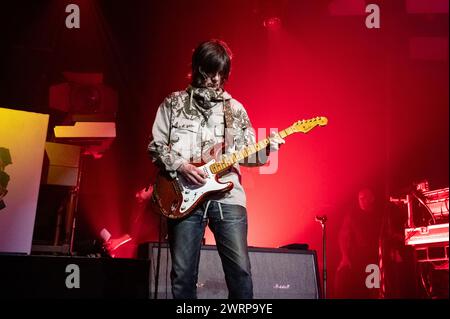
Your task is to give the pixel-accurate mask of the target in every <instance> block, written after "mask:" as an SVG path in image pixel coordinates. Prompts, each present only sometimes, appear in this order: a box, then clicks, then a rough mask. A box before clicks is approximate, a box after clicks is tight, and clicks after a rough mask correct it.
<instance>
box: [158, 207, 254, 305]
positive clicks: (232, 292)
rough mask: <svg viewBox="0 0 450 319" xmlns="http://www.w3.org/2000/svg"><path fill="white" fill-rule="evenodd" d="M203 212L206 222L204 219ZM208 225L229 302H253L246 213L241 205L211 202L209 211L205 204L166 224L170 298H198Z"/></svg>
mask: <svg viewBox="0 0 450 319" xmlns="http://www.w3.org/2000/svg"><path fill="white" fill-rule="evenodd" d="M219 205H220V207H219ZM206 208H207V218H204V215H205V214H204V213H205V210H206ZM222 217H223V218H222ZM208 222H209V228H210V229H211V231H212V232H213V234H214V237H215V240H216V245H217V250H218V252H219V255H220V259H221V260H222V266H223V270H224V273H225V281H226V283H227V287H228V298H230V299H251V298H253V283H252V276H251V271H250V259H249V255H248V248H247V210H246V209H245V207H242V206H240V205H228V204H221V203H218V202H216V201H210V202H209V207H207V202H205V203H204V204H202V205H200V206H199V207H198V208H197V209H196V210H195V211H194V213H193V214H191V215H190V216H189V217H187V218H185V219H182V220H169V221H168V225H167V226H168V235H169V244H170V254H171V258H172V270H171V273H170V278H171V280H172V293H173V297H174V298H175V299H196V298H197V286H196V284H197V277H198V266H199V260H200V249H201V245H202V239H203V236H204V233H205V228H206V225H207V224H208Z"/></svg>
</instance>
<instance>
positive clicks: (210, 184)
mask: <svg viewBox="0 0 450 319" xmlns="http://www.w3.org/2000/svg"><path fill="white" fill-rule="evenodd" d="M215 162H216V161H215V160H212V161H210V162H208V163H206V164H205V165H203V166H199V167H198V169H201V170H202V171H203V172H204V173H205V175H206V178H205V180H206V183H205V184H203V185H192V184H190V183H189V182H187V181H186V179H185V178H184V177H183V176H181V174H178V177H177V181H178V185H180V188H181V190H182V194H183V202H182V203H181V207H180V212H182V213H183V212H185V211H187V210H189V209H190V208H191V207H192V206H193V205H194V203H195V202H196V201H197V200H198V199H199V197H200V196H202V195H203V194H205V193H207V192H210V191H220V190H223V189H225V188H227V187H228V186H229V184H230V183H225V184H221V183H218V182H217V181H216V174H213V173H212V172H211V170H210V169H209V167H210V166H211V165H212V164H214V163H215Z"/></svg>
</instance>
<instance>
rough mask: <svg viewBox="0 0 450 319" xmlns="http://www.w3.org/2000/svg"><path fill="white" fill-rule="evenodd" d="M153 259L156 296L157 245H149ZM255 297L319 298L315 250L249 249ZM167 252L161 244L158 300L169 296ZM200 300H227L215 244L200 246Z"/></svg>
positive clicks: (153, 289) (168, 258)
mask: <svg viewBox="0 0 450 319" xmlns="http://www.w3.org/2000/svg"><path fill="white" fill-rule="evenodd" d="M149 254H150V256H149V257H150V258H151V260H152V262H151V270H150V278H151V281H150V298H155V296H154V295H155V289H156V287H155V278H156V274H157V273H156V269H157V257H158V245H157V244H156V243H151V244H150V245H149ZM249 255H250V263H251V267H252V268H251V269H252V276H253V295H254V298H255V299H318V298H320V284H319V273H318V267H317V257H316V252H315V251H313V250H306V251H302V250H290V249H269V248H249ZM170 268H171V261H170V253H169V250H168V247H167V244H163V245H162V247H161V254H160V267H159V276H158V287H157V288H158V294H157V296H156V298H158V299H171V298H172V293H171V284H170ZM197 297H198V298H199V299H226V298H228V289H227V286H226V283H225V278H224V272H223V268H222V263H221V261H220V257H219V253H218V252H217V249H216V246H212V245H205V246H202V250H201V254H200V264H199V274H198V282H197Z"/></svg>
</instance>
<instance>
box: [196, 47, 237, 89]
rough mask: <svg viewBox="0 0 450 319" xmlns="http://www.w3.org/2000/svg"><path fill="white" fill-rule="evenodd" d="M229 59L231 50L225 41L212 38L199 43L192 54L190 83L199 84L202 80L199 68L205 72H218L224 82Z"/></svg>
mask: <svg viewBox="0 0 450 319" xmlns="http://www.w3.org/2000/svg"><path fill="white" fill-rule="evenodd" d="M231 59H232V53H231V50H230V48H229V47H228V45H227V44H226V43H225V42H223V41H221V40H216V39H213V40H209V41H205V42H202V43H200V45H199V46H198V47H197V48H196V49H195V50H194V53H193V54H192V85H193V86H200V85H201V83H202V81H203V76H202V74H201V73H200V71H199V70H200V68H201V69H202V71H203V72H204V73H206V74H216V73H219V74H220V75H221V76H222V81H223V82H225V81H226V80H228V77H229V75H230V71H231Z"/></svg>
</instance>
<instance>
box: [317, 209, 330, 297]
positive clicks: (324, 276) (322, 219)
mask: <svg viewBox="0 0 450 319" xmlns="http://www.w3.org/2000/svg"><path fill="white" fill-rule="evenodd" d="M316 221H317V222H319V223H320V225H321V226H322V259H323V265H322V272H323V274H322V280H323V284H322V285H323V293H322V298H323V299H326V298H327V254H326V249H327V248H326V247H327V246H326V243H327V242H326V222H327V216H326V215H323V216H316Z"/></svg>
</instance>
